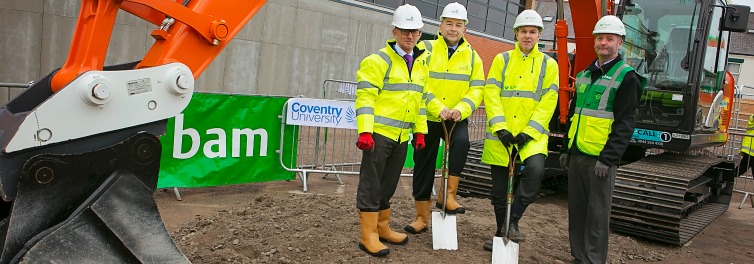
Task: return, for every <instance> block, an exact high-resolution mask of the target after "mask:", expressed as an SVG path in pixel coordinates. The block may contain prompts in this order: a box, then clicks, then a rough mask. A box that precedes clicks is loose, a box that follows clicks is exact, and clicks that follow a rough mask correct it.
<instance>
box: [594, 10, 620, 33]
mask: <svg viewBox="0 0 754 264" xmlns="http://www.w3.org/2000/svg"><path fill="white" fill-rule="evenodd" d="M596 34H616V35H621V36H625V35H626V26H624V25H623V21H621V20H620V18H618V17H616V16H612V15H608V16H603V17H602V18H600V20H599V21H597V24H596V25H594V31H592V35H596Z"/></svg>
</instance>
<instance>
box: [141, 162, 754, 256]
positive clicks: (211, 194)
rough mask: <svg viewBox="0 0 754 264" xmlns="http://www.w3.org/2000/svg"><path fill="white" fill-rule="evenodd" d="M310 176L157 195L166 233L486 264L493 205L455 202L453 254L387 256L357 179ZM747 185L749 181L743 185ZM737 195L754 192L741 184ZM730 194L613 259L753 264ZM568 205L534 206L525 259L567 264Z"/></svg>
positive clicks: (208, 244) (618, 250)
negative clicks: (365, 230) (363, 246)
mask: <svg viewBox="0 0 754 264" xmlns="http://www.w3.org/2000/svg"><path fill="white" fill-rule="evenodd" d="M343 180H344V185H339V184H338V182H337V181H336V180H335V179H334V177H333V176H330V177H328V178H326V179H323V178H322V177H321V175H316V174H315V175H311V176H310V177H309V191H308V192H307V193H303V192H301V189H302V188H301V187H302V184H301V182H300V181H299V180H294V181H282V182H268V183H254V184H245V185H234V186H224V187H213V188H199V189H180V192H181V196H182V201H178V200H177V199H176V197H175V195H174V194H173V192H172V190H163V191H158V192H157V193H156V194H155V196H156V198H157V203H158V206H159V209H160V213H161V215H162V217H163V219H164V221H165V225H166V227H167V228H168V231H169V232H171V234H172V236H173V239H174V240H175V241H176V243H177V244H178V246H179V247H180V248H181V250H182V251H183V252H184V254H186V256H187V257H188V258H189V260H191V261H192V262H193V263H211V264H213V263H438V262H445V263H489V262H490V260H491V253H490V252H487V251H484V250H483V249H482V243H483V242H484V241H485V240H487V239H490V238H491V237H492V235H493V233H494V228H495V220H494V216H493V212H492V206H491V205H490V203H489V200H486V199H478V198H461V199H460V202H461V203H462V204H463V205H464V206H465V207H466V208H467V210H466V214H463V215H459V216H458V222H457V224H458V244H459V249H458V250H457V251H445V250H439V251H435V250H432V234H431V232H425V233H423V234H420V235H409V243H408V244H406V245H402V246H396V245H388V247H389V248H390V250H391V252H390V255H388V256H387V257H385V258H375V257H371V256H368V255H367V254H365V253H364V252H362V251H361V250H359V248H358V239H359V225H358V217H357V211H356V208H355V193H356V184H357V178H356V177H355V176H344V177H343ZM744 184H745V185H744ZM736 188H737V189H746V190H748V191H754V182H752V181H751V180H748V182H745V181H744V180H743V179H741V180H739V183H738V184H737V186H736ZM742 198H743V196H742V195H741V194H736V195H735V196H734V197H733V200H732V202H731V206H730V208H729V209H728V211H727V212H725V213H724V214H723V215H722V216H721V217H720V218H718V219H717V220H716V221H715V222H713V223H712V224H711V225H709V226H708V227H707V228H705V229H704V230H703V231H702V232H701V233H700V234H699V235H697V236H696V237H695V238H694V239H692V240H691V241H690V242H689V243H687V244H686V245H684V246H682V247H673V246H666V245H661V244H656V243H652V242H649V241H646V240H637V239H635V238H632V237H629V236H625V235H622V234H616V233H611V234H610V253H609V257H608V262H609V263H645V262H655V263H684V264H685V263H751V262H752V258H754V249H752V246H754V208H752V207H751V204H750V203H748V201H747V203H746V204H744V206H743V207H742V208H743V209H738V204H739V203H740V202H741V199H742ZM566 205H567V201H566V194H565V193H552V194H550V195H545V196H543V197H541V198H540V199H539V200H538V201H537V203H535V204H533V205H531V206H530V207H529V209H528V210H527V212H526V215H525V216H524V219H522V220H521V224H520V225H521V230H522V231H523V232H524V233H525V234H526V235H527V241H526V242H523V243H521V244H520V262H521V263H569V262H570V261H571V256H570V253H569V246H568V232H567V225H568V223H567V208H566ZM392 212H393V215H392V219H391V224H390V225H391V226H392V227H393V229H396V230H400V231H402V227H403V226H404V225H406V224H408V223H409V222H410V221H411V220H412V219H413V215H414V211H413V198H412V197H411V179H410V178H403V179H401V182H400V184H399V186H398V190H397V191H396V194H395V196H394V197H393V200H392Z"/></svg>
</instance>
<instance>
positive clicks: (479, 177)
mask: <svg viewBox="0 0 754 264" xmlns="http://www.w3.org/2000/svg"><path fill="white" fill-rule="evenodd" d="M483 147H484V141H474V142H471V147H470V148H469V154H468V156H467V158H466V165H465V166H464V167H463V171H462V172H461V180H460V181H459V183H458V191H459V192H460V193H461V194H463V195H466V196H474V197H485V198H489V197H490V192H491V191H492V173H491V169H490V165H489V164H483V163H482V148H483Z"/></svg>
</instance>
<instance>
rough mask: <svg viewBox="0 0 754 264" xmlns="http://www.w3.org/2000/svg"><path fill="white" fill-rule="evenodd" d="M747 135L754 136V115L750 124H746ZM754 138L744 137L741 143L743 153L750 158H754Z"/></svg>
mask: <svg viewBox="0 0 754 264" xmlns="http://www.w3.org/2000/svg"><path fill="white" fill-rule="evenodd" d="M746 134H749V135H752V136H754V115H751V116H750V117H749V123H748V124H746ZM752 149H754V138H752V137H744V139H743V140H742V141H741V153H746V154H747V155H749V156H754V150H752Z"/></svg>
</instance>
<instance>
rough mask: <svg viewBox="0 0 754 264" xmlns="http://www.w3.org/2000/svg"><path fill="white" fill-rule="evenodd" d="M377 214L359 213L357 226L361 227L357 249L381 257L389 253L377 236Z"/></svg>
mask: <svg viewBox="0 0 754 264" xmlns="http://www.w3.org/2000/svg"><path fill="white" fill-rule="evenodd" d="M377 218H378V213H377V212H359V224H360V225H361V240H360V241H359V248H360V249H361V250H364V251H365V252H366V253H367V254H369V255H372V256H375V257H382V256H386V255H387V254H388V253H390V249H388V248H387V246H385V244H382V242H380V237H379V235H378V234H377Z"/></svg>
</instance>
